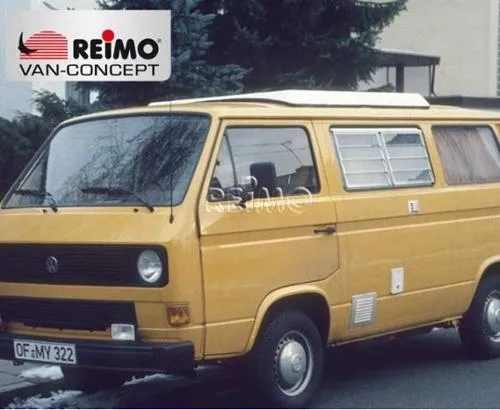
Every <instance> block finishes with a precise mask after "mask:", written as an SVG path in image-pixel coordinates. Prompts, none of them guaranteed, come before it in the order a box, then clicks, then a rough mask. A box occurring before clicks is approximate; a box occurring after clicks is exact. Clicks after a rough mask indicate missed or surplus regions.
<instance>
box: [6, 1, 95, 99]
mask: <svg viewBox="0 0 500 410" xmlns="http://www.w3.org/2000/svg"><path fill="white" fill-rule="evenodd" d="M0 1H2V0H0ZM93 8H96V1H95V0H31V9H32V10H43V11H47V10H67V9H75V10H85V9H93ZM33 88H34V89H35V90H42V89H43V90H47V91H50V92H54V93H56V94H57V95H58V96H59V97H61V98H63V99H70V98H71V99H72V100H75V101H76V102H78V103H79V104H80V105H87V104H89V103H90V99H91V97H90V92H88V91H83V90H80V89H78V88H77V87H76V84H75V83H73V82H63V81H61V82H48V81H43V80H41V81H35V82H33Z"/></svg>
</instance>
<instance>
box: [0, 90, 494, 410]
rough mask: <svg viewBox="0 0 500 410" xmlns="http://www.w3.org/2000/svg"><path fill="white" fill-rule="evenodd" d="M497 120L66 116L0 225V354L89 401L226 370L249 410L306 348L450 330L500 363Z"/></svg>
mask: <svg viewBox="0 0 500 410" xmlns="http://www.w3.org/2000/svg"><path fill="white" fill-rule="evenodd" d="M499 126H500V115H499V114H496V113H494V112H487V111H474V110H466V109H462V108H452V107H444V106H430V105H429V104H428V102H427V101H426V100H425V99H424V98H422V97H421V96H419V95H414V94H398V93H388V94H384V93H354V92H353V93H351V92H329V91H301V90H290V91H276V92H268V93H256V94H243V95H237V96H230V97H220V98H207V99H198V100H180V101H179V100H178V101H171V102H165V103H154V104H151V105H150V106H148V107H142V108H137V109H127V110H119V111H112V112H106V113H100V114H96V115H89V116H85V117H81V118H76V119H73V120H70V121H67V122H65V123H64V124H62V125H61V126H60V127H58V128H57V129H56V130H55V131H54V133H53V134H52V136H51V137H50V138H49V139H48V140H47V142H46V143H45V145H44V146H43V147H42V148H41V149H40V150H39V152H38V153H37V154H36V156H35V157H34V158H33V160H32V161H31V163H30V164H29V165H28V166H27V167H26V169H25V171H24V172H23V173H22V174H21V175H20V177H19V178H18V180H17V181H16V182H15V183H14V184H13V186H12V188H11V189H10V191H9V192H8V193H7V194H6V196H5V198H4V200H3V202H2V206H1V211H0V260H1V263H0V317H1V323H2V328H3V331H2V332H1V333H0V358H3V359H11V360H14V361H15V362H18V363H21V362H31V361H33V362H44V363H55V364H58V365H61V366H62V368H63V372H64V375H65V380H66V382H67V384H68V386H72V387H73V388H78V389H82V390H92V389H98V388H104V387H110V386H113V385H119V384H121V383H122V382H123V381H124V380H125V378H126V377H129V376H130V375H131V374H144V373H148V372H166V373H172V374H181V375H187V374H189V373H191V372H192V371H193V369H194V368H196V366H197V365H199V364H202V363H212V362H222V363H227V362H233V361H234V359H241V362H242V363H243V364H244V365H245V367H244V369H245V370H244V374H245V375H246V376H249V380H251V381H252V382H253V386H254V387H255V388H257V389H258V390H259V391H260V392H261V395H260V396H261V397H265V398H266V399H267V400H269V401H268V403H269V404H270V405H278V406H283V407H300V406H304V405H306V403H307V401H308V399H309V398H311V396H312V395H313V394H314V390H315V388H316V387H317V385H318V382H319V380H320V377H321V372H322V367H323V352H324V348H325V347H326V346H335V345H340V344H346V343H352V342H357V341H362V340H367V339H372V338H375V337H380V336H385V335H395V334H399V333H404V332H408V331H412V332H413V331H415V330H427V329H432V328H433V327H440V326H442V327H450V326H453V327H457V328H458V329H459V331H460V335H461V337H462V340H463V342H464V345H465V347H466V348H467V350H468V352H470V353H471V355H472V356H474V357H480V358H487V357H494V356H498V355H499V354H500V235H499V231H500V150H499V141H498V133H499Z"/></svg>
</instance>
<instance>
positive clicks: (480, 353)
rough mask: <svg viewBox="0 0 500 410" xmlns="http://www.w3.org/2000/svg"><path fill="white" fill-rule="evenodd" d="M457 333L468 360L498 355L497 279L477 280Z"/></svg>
mask: <svg viewBox="0 0 500 410" xmlns="http://www.w3.org/2000/svg"><path fill="white" fill-rule="evenodd" d="M459 332H460V337H461V339H462V342H463V344H464V347H465V348H466V350H467V352H468V353H469V354H470V355H471V356H472V357H474V358H478V359H489V358H492V357H498V356H500V277H498V276H489V277H486V278H485V279H484V280H483V281H481V283H480V284H479V287H478V289H477V291H476V294H475V296H474V299H473V301H472V303H471V306H470V308H469V310H468V311H467V312H466V313H465V315H464V317H463V319H462V321H461V324H460V328H459Z"/></svg>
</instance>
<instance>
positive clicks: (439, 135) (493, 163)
mask: <svg viewBox="0 0 500 410" xmlns="http://www.w3.org/2000/svg"><path fill="white" fill-rule="evenodd" d="M432 133H433V134H434V139H435V141H436V145H437V148H438V152H439V157H440V158H441V164H442V167H443V172H444V176H445V179H446V183H447V184H448V185H460V184H485V183H491V182H500V152H499V149H498V142H497V140H496V137H495V135H494V134H493V131H492V130H491V128H490V127H487V126H482V127H476V126H435V127H432Z"/></svg>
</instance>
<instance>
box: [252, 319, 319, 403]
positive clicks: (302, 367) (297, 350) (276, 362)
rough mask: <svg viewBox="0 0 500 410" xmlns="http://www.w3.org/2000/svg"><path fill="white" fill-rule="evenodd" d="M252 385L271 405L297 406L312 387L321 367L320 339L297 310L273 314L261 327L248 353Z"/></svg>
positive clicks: (302, 401) (314, 385)
mask: <svg viewBox="0 0 500 410" xmlns="http://www.w3.org/2000/svg"><path fill="white" fill-rule="evenodd" d="M252 359H253V360H252V367H253V372H252V373H253V377H254V380H255V382H256V383H255V384H256V387H257V389H258V391H259V392H261V393H262V395H263V397H264V398H265V400H266V401H267V403H269V404H270V405H272V406H277V407H282V408H300V407H303V406H305V405H306V404H307V402H308V401H309V400H310V399H311V396H312V395H313V393H314V391H315V390H316V388H317V386H318V384H319V381H320V379H321V374H322V371H323V342H322V340H321V336H320V334H319V332H318V329H317V328H316V326H315V325H314V323H313V322H312V320H311V319H310V318H309V317H308V316H307V315H305V314H304V313H302V312H300V311H287V312H283V313H279V314H277V315H275V316H274V317H273V318H272V319H271V320H270V321H269V322H268V324H267V326H266V327H265V328H264V329H263V331H262V334H261V335H260V337H259V339H258V341H257V345H256V346H255V349H254V352H253V357H252Z"/></svg>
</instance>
